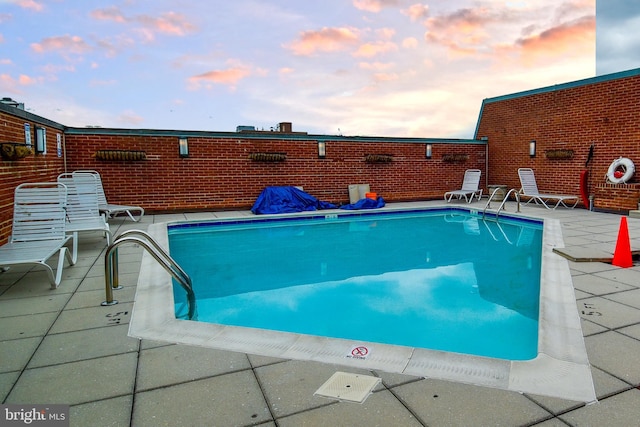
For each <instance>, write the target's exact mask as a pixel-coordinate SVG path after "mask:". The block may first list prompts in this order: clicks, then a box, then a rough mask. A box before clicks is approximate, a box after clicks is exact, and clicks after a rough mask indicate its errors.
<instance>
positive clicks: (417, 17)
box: [402, 3, 429, 22]
mask: <svg viewBox="0 0 640 427" xmlns="http://www.w3.org/2000/svg"><path fill="white" fill-rule="evenodd" d="M402 13H403V14H404V15H407V16H408V17H409V19H411V20H412V21H414V22H415V21H422V20H423V19H427V18H428V17H429V5H426V4H419V3H417V4H413V5H411V6H409V7H408V8H407V9H405V10H403V11H402Z"/></svg>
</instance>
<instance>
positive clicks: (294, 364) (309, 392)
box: [255, 360, 371, 417]
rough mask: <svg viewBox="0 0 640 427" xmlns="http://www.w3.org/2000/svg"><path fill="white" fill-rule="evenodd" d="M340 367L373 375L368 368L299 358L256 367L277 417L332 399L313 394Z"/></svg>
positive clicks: (341, 369)
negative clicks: (354, 367)
mask: <svg viewBox="0 0 640 427" xmlns="http://www.w3.org/2000/svg"><path fill="white" fill-rule="evenodd" d="M336 371H343V372H353V373H360V374H364V375H371V374H370V373H369V372H367V371H362V370H354V369H352V368H345V367H343V366H334V365H328V364H324V363H314V362H301V361H297V360H291V361H287V362H284V363H278V364H275V365H269V366H264V367H261V368H257V369H255V372H256V376H257V377H258V381H260V386H261V387H262V390H263V392H264V395H265V397H266V399H267V402H268V403H269V407H270V409H271V412H273V414H274V416H276V417H283V416H286V415H290V414H294V413H296V412H302V411H306V410H309V409H312V408H317V407H320V406H325V405H327V404H328V403H331V402H332V400H331V399H327V398H325V397H321V396H314V395H313V394H314V393H315V392H316V390H318V388H320V386H322V384H324V383H325V382H326V381H327V380H328V379H329V378H330V377H331V375H333V374H334V373H336Z"/></svg>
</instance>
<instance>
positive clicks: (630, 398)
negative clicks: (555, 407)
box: [560, 389, 640, 427]
mask: <svg viewBox="0 0 640 427" xmlns="http://www.w3.org/2000/svg"><path fill="white" fill-rule="evenodd" d="M560 418H561V419H562V420H564V421H566V422H567V423H569V424H570V425H572V426H620V427H622V426H636V425H638V420H640V391H639V390H636V389H633V390H629V391H626V392H624V393H620V394H617V395H615V396H612V397H609V398H608V399H606V400H603V401H601V402H600V403H595V404H593V405H587V406H585V407H583V408H580V409H577V410H575V411H571V412H568V413H566V414H564V415H561V416H560Z"/></svg>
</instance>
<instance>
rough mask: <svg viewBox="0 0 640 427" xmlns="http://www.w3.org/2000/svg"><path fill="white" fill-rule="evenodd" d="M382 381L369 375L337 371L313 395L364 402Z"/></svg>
mask: <svg viewBox="0 0 640 427" xmlns="http://www.w3.org/2000/svg"><path fill="white" fill-rule="evenodd" d="M380 381H381V380H380V378H376V377H371V376H368V375H358V374H350V373H348V372H336V373H335V374H333V375H331V378H329V379H328V380H327V382H325V383H324V384H322V386H321V387H320V388H319V389H318V390H317V391H316V392H315V393H314V394H313V395H314V396H316V395H317V396H324V397H331V398H334V399H339V400H347V401H349V402H358V403H362V402H364V401H365V399H366V398H367V397H368V396H369V394H371V390H373V388H374V387H375V386H376V385H378V383H379V382H380Z"/></svg>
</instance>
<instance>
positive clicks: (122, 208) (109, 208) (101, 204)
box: [73, 170, 144, 222]
mask: <svg viewBox="0 0 640 427" xmlns="http://www.w3.org/2000/svg"><path fill="white" fill-rule="evenodd" d="M73 174H74V175H76V174H91V176H93V177H94V179H95V182H96V191H97V194H98V208H99V209H100V212H103V213H104V214H105V215H106V216H107V219H109V218H113V217H114V216H116V215H118V214H121V213H126V214H127V215H128V216H129V218H131V220H132V221H134V222H138V221H140V220H141V219H142V216H143V215H144V209H143V208H142V207H141V206H129V205H116V204H113V203H109V202H107V196H106V195H105V193H104V187H103V186H102V178H101V177H100V173H98V171H95V170H77V171H74V172H73ZM133 212H137V216H136V215H134V214H133Z"/></svg>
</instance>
